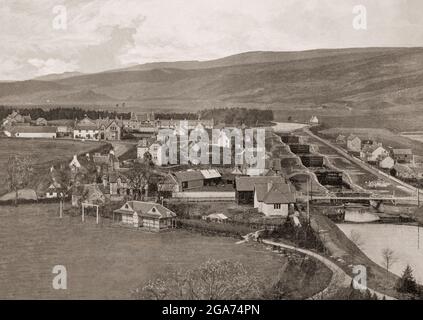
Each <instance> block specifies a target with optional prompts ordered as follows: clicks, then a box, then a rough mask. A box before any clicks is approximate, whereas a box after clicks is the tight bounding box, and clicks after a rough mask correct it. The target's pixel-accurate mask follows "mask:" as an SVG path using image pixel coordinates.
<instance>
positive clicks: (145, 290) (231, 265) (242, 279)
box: [133, 260, 262, 300]
mask: <svg viewBox="0 0 423 320" xmlns="http://www.w3.org/2000/svg"><path fill="white" fill-rule="evenodd" d="M261 292H262V291H261V286H260V285H259V281H258V279H257V278H256V277H254V276H252V275H250V274H249V273H248V271H247V270H246V269H245V267H244V266H243V265H242V264H241V263H239V262H232V261H225V260H220V261H219V260H209V261H207V262H205V263H204V264H202V265H201V266H200V267H198V268H195V269H192V270H188V271H185V272H183V273H182V272H173V273H171V274H170V275H169V276H167V277H165V278H158V279H155V280H152V281H150V282H148V283H147V284H146V285H145V286H143V287H142V288H137V289H135V290H134V291H133V295H134V297H135V298H137V299H156V300H162V299H178V300H217V299H219V300H239V299H257V298H258V297H260V295H261Z"/></svg>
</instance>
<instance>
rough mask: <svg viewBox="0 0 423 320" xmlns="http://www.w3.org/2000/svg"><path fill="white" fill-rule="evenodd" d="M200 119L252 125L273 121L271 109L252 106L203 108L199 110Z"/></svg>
mask: <svg viewBox="0 0 423 320" xmlns="http://www.w3.org/2000/svg"><path fill="white" fill-rule="evenodd" d="M200 114H201V119H214V120H215V123H225V124H231V125H240V124H243V123H244V124H246V125H247V126H254V125H258V124H263V123H268V122H270V121H273V119H274V118H273V111H272V110H261V109H253V108H251V109H250V108H219V109H205V110H202V111H201V113H200Z"/></svg>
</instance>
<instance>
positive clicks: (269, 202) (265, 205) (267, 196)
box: [254, 181, 296, 217]
mask: <svg viewBox="0 0 423 320" xmlns="http://www.w3.org/2000/svg"><path fill="white" fill-rule="evenodd" d="M295 202H296V199H295V193H294V192H293V191H292V190H291V186H290V184H289V183H286V182H282V183H280V182H278V183H274V182H273V181H269V182H267V183H257V184H255V185H254V208H257V209H258V211H259V212H261V213H263V214H264V215H265V216H283V217H287V216H288V212H289V208H290V207H292V206H293V204H294V203H295Z"/></svg>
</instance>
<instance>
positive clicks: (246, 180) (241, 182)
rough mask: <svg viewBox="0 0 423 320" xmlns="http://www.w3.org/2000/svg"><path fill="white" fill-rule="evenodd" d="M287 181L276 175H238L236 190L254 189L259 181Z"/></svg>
mask: <svg viewBox="0 0 423 320" xmlns="http://www.w3.org/2000/svg"><path fill="white" fill-rule="evenodd" d="M268 182H273V183H285V181H284V179H282V177H281V176H274V177H263V176H256V177H236V178H235V183H236V190H237V191H254V185H255V184H259V183H268Z"/></svg>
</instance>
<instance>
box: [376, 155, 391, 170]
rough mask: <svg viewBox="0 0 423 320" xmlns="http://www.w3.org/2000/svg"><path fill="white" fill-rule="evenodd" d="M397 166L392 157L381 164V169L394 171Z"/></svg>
mask: <svg viewBox="0 0 423 320" xmlns="http://www.w3.org/2000/svg"><path fill="white" fill-rule="evenodd" d="M394 165H395V160H394V159H392V158H391V157H386V158H385V159H383V160H381V161H380V162H379V167H380V168H382V169H392V168H393V167H394Z"/></svg>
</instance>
